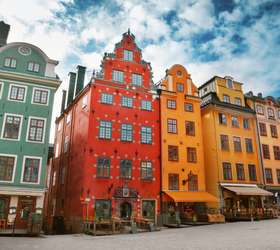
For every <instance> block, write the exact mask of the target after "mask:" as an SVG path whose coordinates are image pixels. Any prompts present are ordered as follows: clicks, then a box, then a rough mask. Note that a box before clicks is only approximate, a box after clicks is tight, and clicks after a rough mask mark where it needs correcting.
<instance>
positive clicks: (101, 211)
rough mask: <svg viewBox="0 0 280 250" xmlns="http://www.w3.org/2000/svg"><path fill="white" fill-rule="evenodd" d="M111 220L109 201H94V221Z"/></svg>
mask: <svg viewBox="0 0 280 250" xmlns="http://www.w3.org/2000/svg"><path fill="white" fill-rule="evenodd" d="M110 218H111V201H110V200H96V201H95V219H96V221H100V220H108V219H110Z"/></svg>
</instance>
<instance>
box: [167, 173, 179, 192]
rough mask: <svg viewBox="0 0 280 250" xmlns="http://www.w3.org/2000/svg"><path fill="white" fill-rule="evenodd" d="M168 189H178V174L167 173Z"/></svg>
mask: <svg viewBox="0 0 280 250" xmlns="http://www.w3.org/2000/svg"><path fill="white" fill-rule="evenodd" d="M168 189H169V190H179V175H178V174H168Z"/></svg>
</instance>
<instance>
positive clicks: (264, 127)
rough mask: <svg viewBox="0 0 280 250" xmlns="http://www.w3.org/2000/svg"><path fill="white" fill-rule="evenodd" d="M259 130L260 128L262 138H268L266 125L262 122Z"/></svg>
mask: <svg viewBox="0 0 280 250" xmlns="http://www.w3.org/2000/svg"><path fill="white" fill-rule="evenodd" d="M259 128H260V134H261V136H267V132H266V124H265V123H262V122H260V123H259Z"/></svg>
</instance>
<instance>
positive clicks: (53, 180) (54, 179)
mask: <svg viewBox="0 0 280 250" xmlns="http://www.w3.org/2000/svg"><path fill="white" fill-rule="evenodd" d="M55 184H56V171H54V172H53V178H52V185H53V186H55Z"/></svg>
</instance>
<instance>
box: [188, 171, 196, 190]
mask: <svg viewBox="0 0 280 250" xmlns="http://www.w3.org/2000/svg"><path fill="white" fill-rule="evenodd" d="M189 191H190V192H195V191H198V176H197V175H195V174H192V175H189Z"/></svg>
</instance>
